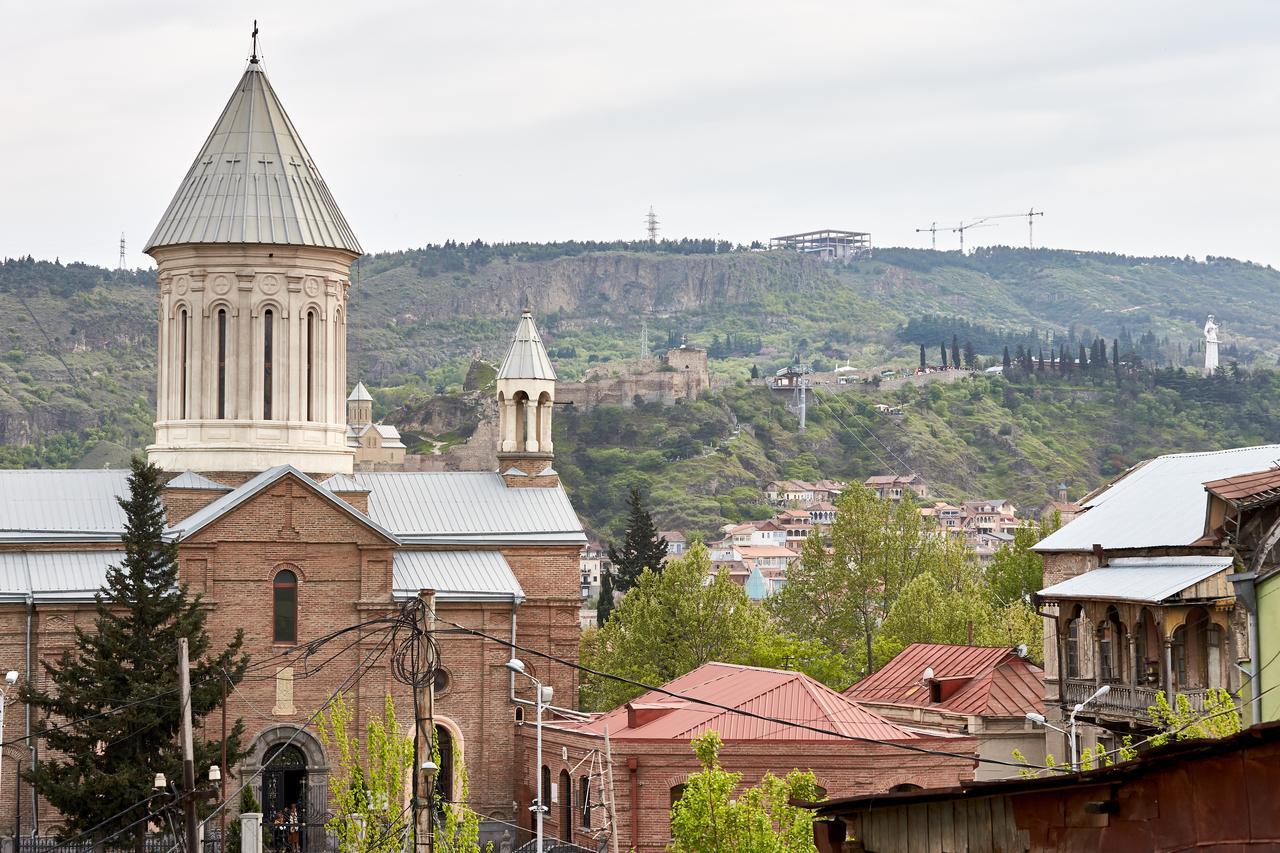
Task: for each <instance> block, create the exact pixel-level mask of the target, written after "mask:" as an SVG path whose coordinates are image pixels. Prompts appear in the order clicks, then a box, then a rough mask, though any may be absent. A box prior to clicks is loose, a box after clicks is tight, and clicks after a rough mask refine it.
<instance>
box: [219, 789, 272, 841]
mask: <svg viewBox="0 0 1280 853" xmlns="http://www.w3.org/2000/svg"><path fill="white" fill-rule="evenodd" d="M245 812H249V813H250V814H254V813H257V814H261V813H262V806H260V805H258V798H257V797H255V796H254V794H253V786H252V785H245V786H244V788H242V789H241V790H240V814H244V813H245ZM266 826H267V825H266V823H265V822H264V823H263V825H262V830H261V835H262V841H260V842H259V844H258V849H259V850H266V849H267V843H266V836H267V833H266ZM240 850H241V839H240V821H239V820H238V819H237V818H233V817H231V816H228V817H227V853H240Z"/></svg>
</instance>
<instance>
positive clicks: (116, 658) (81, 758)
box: [19, 458, 249, 849]
mask: <svg viewBox="0 0 1280 853" xmlns="http://www.w3.org/2000/svg"><path fill="white" fill-rule="evenodd" d="M160 489H161V483H160V470H159V469H158V468H156V467H155V466H154V465H150V464H148V463H146V462H145V461H143V460H142V459H140V458H135V459H134V460H133V465H132V472H131V474H130V476H129V496H128V497H127V498H120V499H119V502H120V506H121V508H122V509H124V513H125V528H124V534H123V536H122V537H121V538H122V542H123V545H124V552H125V555H124V559H123V560H122V561H121V563H120V565H118V566H112V567H110V568H108V569H107V576H106V585H105V588H104V589H103V590H102V591H100V592H99V593H98V594H97V596H96V599H97V608H96V609H97V613H96V616H95V619H94V627H93V629H92V630H85V629H83V628H79V627H77V628H76V638H75V645H74V646H73V647H72V648H70V649H67V650H66V651H64V652H63V653H62V656H61V657H60V658H59V659H58V660H56V661H48V662H46V663H45V664H44V668H45V672H46V674H47V675H48V679H47V687H46V686H44V685H41V686H35V685H33V684H32V683H31V682H28V683H27V684H25V685H24V686H23V688H22V690H21V691H20V693H19V699H20V700H21V701H23V702H26V703H28V704H29V705H30V706H31V707H32V709H33V710H35V711H36V718H37V719H36V722H35V724H34V726H33V731H34V735H35V737H36V738H38V739H41V740H43V741H44V742H45V743H46V744H47V746H48V754H49V755H50V757H49V758H47V759H45V760H44V761H40V762H37V763H36V765H35V766H34V767H32V768H29V769H27V770H25V771H23V776H24V777H25V778H26V779H27V780H28V781H29V782H31V784H32V785H34V786H35V789H36V790H37V791H38V792H39V793H40V795H41V796H43V797H44V798H45V799H46V800H48V801H49V803H50V804H51V805H53V806H54V807H55V808H57V809H58V810H59V811H60V812H61V813H62V814H63V816H64V817H65V819H66V822H65V823H64V825H63V827H62V828H63V830H64V831H65V832H68V833H79V832H85V831H86V830H89V829H91V828H93V827H98V828H97V829H95V830H94V832H93V835H94V838H95V840H97V841H100V840H102V839H105V838H107V837H108V836H110V835H112V834H113V833H117V832H120V831H122V830H123V829H124V828H125V827H128V826H129V825H130V824H133V823H135V822H138V821H139V820H140V819H141V818H143V817H144V816H146V815H147V814H148V813H150V812H153V811H154V810H155V809H156V807H157V806H156V803H155V802H154V801H152V802H150V803H148V800H149V798H151V797H152V795H154V794H155V791H154V789H153V788H152V780H153V779H154V777H155V774H156V773H164V774H165V775H166V776H168V778H170V779H181V778H182V751H181V747H180V745H179V738H178V733H179V730H180V726H181V715H180V713H179V707H178V706H179V701H178V638H180V637H185V638H187V641H188V645H189V654H190V659H191V715H192V717H193V720H194V723H195V726H196V729H197V738H196V741H195V765H196V768H197V771H196V772H197V776H201V775H202V774H203V770H204V768H207V767H208V766H209V765H210V764H218V763H220V761H221V759H220V757H219V754H220V752H221V748H222V742H221V741H220V740H205V739H204V738H202V737H199V731H200V728H199V727H200V721H201V719H202V718H203V717H205V716H206V715H208V714H209V713H210V712H211V711H213V710H214V709H215V708H216V707H218V704H219V702H220V699H221V691H222V685H221V681H222V680H223V678H224V675H223V672H224V671H225V672H226V677H227V679H228V680H229V681H230V684H231V685H235V684H238V683H240V681H241V679H243V678H244V674H245V670H246V668H247V667H248V662H249V658H248V656H247V655H242V654H241V652H240V649H241V646H242V645H243V642H244V632H243V630H239V631H237V632H236V636H235V638H234V639H233V640H232V641H231V643H230V644H229V645H228V646H227V647H226V648H225V649H222V650H221V651H220V652H218V653H217V655H216V656H210V640H209V634H208V632H207V631H206V630H205V624H204V623H205V606H204V604H203V602H202V600H201V596H199V595H188V593H187V588H186V585H185V584H182V583H180V582H179V578H178V560H177V556H178V546H177V544H176V543H174V542H166V541H165V539H164V535H163V534H164V529H165V510H164V505H163V504H162V503H161V500H160ZM64 720H71V721H76V722H73V723H71V724H69V725H66V728H57V726H58V725H59V724H60V723H61V721H64ZM243 735H244V723H243V721H241V720H236V722H235V725H233V726H232V727H231V730H230V731H229V732H228V733H227V761H228V763H229V764H230V765H231V766H235V765H236V764H237V763H239V761H240V758H241V756H242V755H243V752H242V749H241V738H242V737H243ZM223 772H224V773H225V772H227V770H226V768H223ZM146 823H147V822H146V821H142V822H140V823H138V825H137V827H136V828H134V829H132V830H130V834H129V835H125V836H123V837H120V836H117V837H116V838H114V839H113V840H112V842H111V843H112V845H113V846H126V845H132V846H134V847H136V848H138V849H140V848H141V845H142V839H143V834H144V832H145V830H146Z"/></svg>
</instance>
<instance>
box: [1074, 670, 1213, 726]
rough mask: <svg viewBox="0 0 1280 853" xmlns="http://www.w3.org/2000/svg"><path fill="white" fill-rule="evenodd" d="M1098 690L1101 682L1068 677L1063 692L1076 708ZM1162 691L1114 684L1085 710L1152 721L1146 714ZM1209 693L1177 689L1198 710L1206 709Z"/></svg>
mask: <svg viewBox="0 0 1280 853" xmlns="http://www.w3.org/2000/svg"><path fill="white" fill-rule="evenodd" d="M1097 689H1098V685H1097V684H1096V683H1095V682H1093V681H1084V680H1079V679H1068V680H1067V682H1066V684H1065V690H1064V691H1063V700H1064V702H1065V704H1066V705H1067V706H1068V707H1074V706H1075V705H1077V704H1078V703H1080V702H1083V701H1084V700H1086V699H1088V698H1089V697H1090V696H1092V695H1093V694H1094V692H1095V691H1096V690H1097ZM1159 692H1160V689H1159V688H1157V687H1134V686H1131V685H1128V684H1112V685H1111V690H1109V691H1108V692H1107V695H1105V696H1102V697H1099V698H1097V699H1094V700H1093V701H1092V702H1090V703H1089V707H1088V708H1087V709H1086V711H1089V710H1092V711H1094V712H1095V713H1101V714H1103V715H1104V716H1105V715H1114V716H1126V717H1136V718H1139V719H1143V720H1149V719H1150V714H1148V713H1147V709H1148V708H1149V707H1151V706H1152V705H1154V704H1156V694H1157V693H1159ZM1208 694H1209V691H1208V690H1179V691H1177V695H1179V696H1186V697H1187V700H1188V701H1189V702H1190V703H1191V708H1192V710H1194V711H1196V712H1197V713H1203V712H1204V706H1205V697H1206V696H1208ZM1174 701H1175V700H1174V699H1173V697H1169V704H1173V702H1174Z"/></svg>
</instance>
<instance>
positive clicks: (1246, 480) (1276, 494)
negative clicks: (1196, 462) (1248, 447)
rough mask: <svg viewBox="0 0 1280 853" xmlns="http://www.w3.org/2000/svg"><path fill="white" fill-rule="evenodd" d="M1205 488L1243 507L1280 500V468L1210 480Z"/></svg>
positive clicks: (1234, 504) (1273, 467)
mask: <svg viewBox="0 0 1280 853" xmlns="http://www.w3.org/2000/svg"><path fill="white" fill-rule="evenodd" d="M1204 488H1205V491H1207V492H1209V493H1210V494H1212V495H1215V496H1217V497H1219V498H1222V499H1223V500H1224V501H1227V502H1228V503H1230V504H1232V505H1233V506H1237V507H1241V508H1244V507H1251V506H1258V505H1261V504H1266V503H1271V502H1273V501H1276V500H1280V468H1278V467H1275V466H1272V467H1270V468H1267V469H1266V470H1264V471H1254V472H1252V473H1249V474H1238V475H1236V476H1234V477H1223V478H1222V479H1220V480H1210V481H1209V482H1207V483H1205V484H1204Z"/></svg>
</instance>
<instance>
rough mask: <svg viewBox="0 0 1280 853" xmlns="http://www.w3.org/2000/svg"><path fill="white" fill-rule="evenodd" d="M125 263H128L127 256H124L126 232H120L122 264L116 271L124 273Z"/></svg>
mask: <svg viewBox="0 0 1280 853" xmlns="http://www.w3.org/2000/svg"><path fill="white" fill-rule="evenodd" d="M125 263H127V262H126V261H125V254H124V232H123V231H121V232H120V263H119V264H118V265H117V266H116V269H118V270H120V271H121V272H124V266H125Z"/></svg>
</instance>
